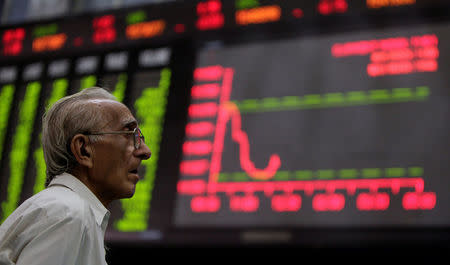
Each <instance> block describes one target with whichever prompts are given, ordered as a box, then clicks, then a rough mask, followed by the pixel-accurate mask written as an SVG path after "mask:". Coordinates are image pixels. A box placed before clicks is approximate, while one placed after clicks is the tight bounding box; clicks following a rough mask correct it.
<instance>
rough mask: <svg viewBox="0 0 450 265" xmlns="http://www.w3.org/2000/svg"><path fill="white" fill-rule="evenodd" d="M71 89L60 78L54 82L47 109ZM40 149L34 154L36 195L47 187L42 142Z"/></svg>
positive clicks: (34, 187)
mask: <svg viewBox="0 0 450 265" xmlns="http://www.w3.org/2000/svg"><path fill="white" fill-rule="evenodd" d="M68 87H69V83H68V81H67V79H65V78H60V79H57V80H55V81H53V86H52V92H51V94H50V97H49V98H48V99H47V102H46V104H45V108H46V109H48V108H49V107H50V106H52V105H53V104H54V103H55V102H56V101H57V100H58V99H60V98H62V97H64V96H65V95H66V94H67V88H68ZM41 137H42V135H39V139H41ZM39 142H40V143H41V144H40V147H39V148H38V149H36V150H35V151H34V153H33V156H34V162H35V166H36V181H35V183H34V186H33V193H34V194H36V193H38V192H39V191H41V190H43V189H44V187H45V179H46V168H47V166H46V165H45V160H44V151H43V149H42V142H41V141H39Z"/></svg>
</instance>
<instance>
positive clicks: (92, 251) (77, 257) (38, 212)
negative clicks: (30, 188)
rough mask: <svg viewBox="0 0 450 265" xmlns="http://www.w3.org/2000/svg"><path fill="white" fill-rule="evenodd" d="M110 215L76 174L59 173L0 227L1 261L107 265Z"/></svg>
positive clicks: (28, 263)
mask: <svg viewBox="0 0 450 265" xmlns="http://www.w3.org/2000/svg"><path fill="white" fill-rule="evenodd" d="M109 215H110V213H109V211H108V210H107V209H106V208H105V207H104V206H103V204H102V203H101V202H100V201H99V200H98V198H97V197H96V196H95V195H94V194H93V193H92V192H91V191H90V190H89V189H88V188H87V187H86V186H85V185H84V184H83V183H82V182H81V181H80V180H78V179H77V178H76V177H74V176H72V175H70V174H68V173H64V174H61V175H59V176H56V177H55V178H54V179H53V180H52V182H51V183H50V185H49V186H48V188H46V189H44V190H43V191H41V192H39V193H37V194H36V195H34V196H32V197H31V198H29V199H28V200H26V201H25V202H24V203H22V204H21V205H20V206H19V207H18V208H17V209H16V210H15V211H14V212H13V213H12V214H11V215H10V216H9V217H8V218H7V219H6V220H5V221H4V222H3V224H2V225H1V226H0V264H1V265H4V264H7V265H9V264H24V265H37V264H40V265H44V264H45V265H62V264H64V265H105V264H106V260H105V248H104V237H105V231H106V227H107V225H108V219H109Z"/></svg>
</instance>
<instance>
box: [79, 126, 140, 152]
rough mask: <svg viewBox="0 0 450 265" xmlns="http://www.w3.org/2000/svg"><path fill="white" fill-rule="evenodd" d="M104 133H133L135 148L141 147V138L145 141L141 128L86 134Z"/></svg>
mask: <svg viewBox="0 0 450 265" xmlns="http://www.w3.org/2000/svg"><path fill="white" fill-rule="evenodd" d="M103 134H132V135H133V136H134V137H133V140H134V148H136V149H139V147H141V140H142V142H144V143H145V138H144V135H143V134H142V132H141V130H140V129H139V128H137V127H136V128H134V130H132V131H116V132H95V133H89V134H86V135H103Z"/></svg>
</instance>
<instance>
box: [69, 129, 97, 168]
mask: <svg viewBox="0 0 450 265" xmlns="http://www.w3.org/2000/svg"><path fill="white" fill-rule="evenodd" d="M70 150H71V151H72V154H73V155H74V156H75V159H76V160H77V161H78V164H80V165H82V166H85V167H87V168H92V166H93V162H92V145H91V144H90V142H89V137H87V136H86V135H84V134H76V135H75V136H74V137H73V138H72V141H71V142H70Z"/></svg>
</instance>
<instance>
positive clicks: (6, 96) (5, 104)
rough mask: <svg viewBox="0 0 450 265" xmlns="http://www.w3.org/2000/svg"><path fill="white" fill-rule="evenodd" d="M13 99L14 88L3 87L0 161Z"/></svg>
mask: <svg viewBox="0 0 450 265" xmlns="http://www.w3.org/2000/svg"><path fill="white" fill-rule="evenodd" d="M13 97H14V86H13V85H4V86H3V87H2V90H1V92H0V160H1V159H2V152H3V143H4V141H5V136H6V126H7V125H8V118H9V112H10V111H11V106H12V101H13Z"/></svg>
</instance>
